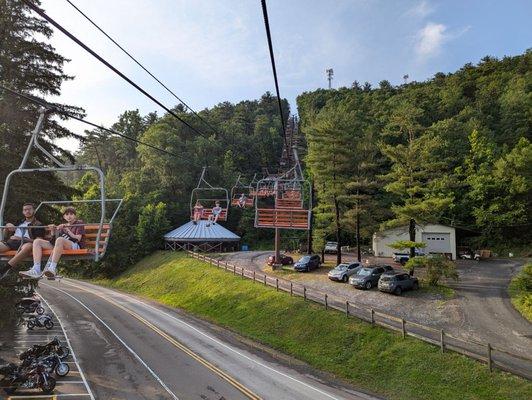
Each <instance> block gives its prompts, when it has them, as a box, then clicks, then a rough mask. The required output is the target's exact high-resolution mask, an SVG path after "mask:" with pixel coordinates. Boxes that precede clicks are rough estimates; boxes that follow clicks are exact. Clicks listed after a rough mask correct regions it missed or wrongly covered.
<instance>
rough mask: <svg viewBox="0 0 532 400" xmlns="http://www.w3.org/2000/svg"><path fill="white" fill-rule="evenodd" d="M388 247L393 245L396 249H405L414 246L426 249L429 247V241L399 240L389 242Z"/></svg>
mask: <svg viewBox="0 0 532 400" xmlns="http://www.w3.org/2000/svg"><path fill="white" fill-rule="evenodd" d="M388 247H391V248H392V249H396V250H405V249H410V248H412V247H414V248H417V249H424V248H425V247H427V243H425V242H412V241H410V240H398V241H396V242H393V243H390V244H388Z"/></svg>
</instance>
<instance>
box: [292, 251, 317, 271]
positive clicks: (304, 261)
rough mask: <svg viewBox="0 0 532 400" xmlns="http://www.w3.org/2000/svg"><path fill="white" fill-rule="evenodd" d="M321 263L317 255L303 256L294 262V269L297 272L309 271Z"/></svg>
mask: <svg viewBox="0 0 532 400" xmlns="http://www.w3.org/2000/svg"><path fill="white" fill-rule="evenodd" d="M320 265H321V258H320V256H319V255H317V254H314V255H312V256H304V257H301V258H300V259H299V261H298V262H296V263H295V264H294V269H295V270H296V271H298V272H309V271H311V270H313V269H317V268H319V267H320Z"/></svg>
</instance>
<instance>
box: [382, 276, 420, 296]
mask: <svg viewBox="0 0 532 400" xmlns="http://www.w3.org/2000/svg"><path fill="white" fill-rule="evenodd" d="M417 289H419V281H418V280H417V278H416V277H415V276H410V275H408V274H406V273H404V272H395V271H393V272H391V271H390V272H385V273H384V274H382V275H381V277H380V279H379V290H380V291H381V292H388V293H393V294H396V295H398V296H400V295H401V293H403V292H404V291H405V290H417Z"/></svg>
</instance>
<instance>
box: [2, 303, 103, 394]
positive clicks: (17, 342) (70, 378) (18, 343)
mask: <svg viewBox="0 0 532 400" xmlns="http://www.w3.org/2000/svg"><path fill="white" fill-rule="evenodd" d="M41 300H42V299H41ZM42 306H43V307H44V309H45V313H47V314H50V315H52V317H53V322H54V327H53V328H52V329H50V330H47V329H45V328H34V329H33V330H28V329H27V328H26V325H21V326H19V327H18V328H17V331H16V332H15V337H14V342H13V345H14V350H15V352H16V353H17V354H19V353H22V352H23V351H25V350H27V349H28V348H29V347H31V346H33V345H35V344H46V343H48V342H50V341H51V340H53V339H54V337H57V338H58V339H59V341H60V342H61V343H62V344H64V345H67V346H68V347H69V348H70V355H69V356H68V357H67V358H66V359H65V360H64V361H65V362H66V363H67V364H68V365H69V367H70V372H69V373H68V375H67V376H65V377H62V378H60V377H56V376H54V378H56V380H57V385H56V387H55V390H54V393H53V394H52V395H43V394H42V392H41V391H40V390H37V389H31V390H21V389H19V390H17V391H16V392H15V394H13V395H11V396H8V397H7V399H8V400H11V399H44V400H48V399H50V400H55V399H62V398H68V399H71V400H86V399H91V400H93V399H94V396H93V394H92V392H91V389H90V387H89V385H88V383H87V381H86V379H85V376H84V374H83V371H82V369H81V367H80V365H79V363H78V360H77V358H76V354H75V353H74V350H73V349H72V347H71V346H70V340H69V338H68V334H67V332H66V331H65V330H64V328H63V326H62V324H61V321H60V320H59V319H58V317H57V315H56V314H55V312H54V310H53V309H52V308H51V307H50V306H49V304H47V303H46V302H45V301H42ZM2 395H5V393H3V392H2Z"/></svg>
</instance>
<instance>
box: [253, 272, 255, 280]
mask: <svg viewBox="0 0 532 400" xmlns="http://www.w3.org/2000/svg"><path fill="white" fill-rule="evenodd" d="M253 282H255V270H253Z"/></svg>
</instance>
